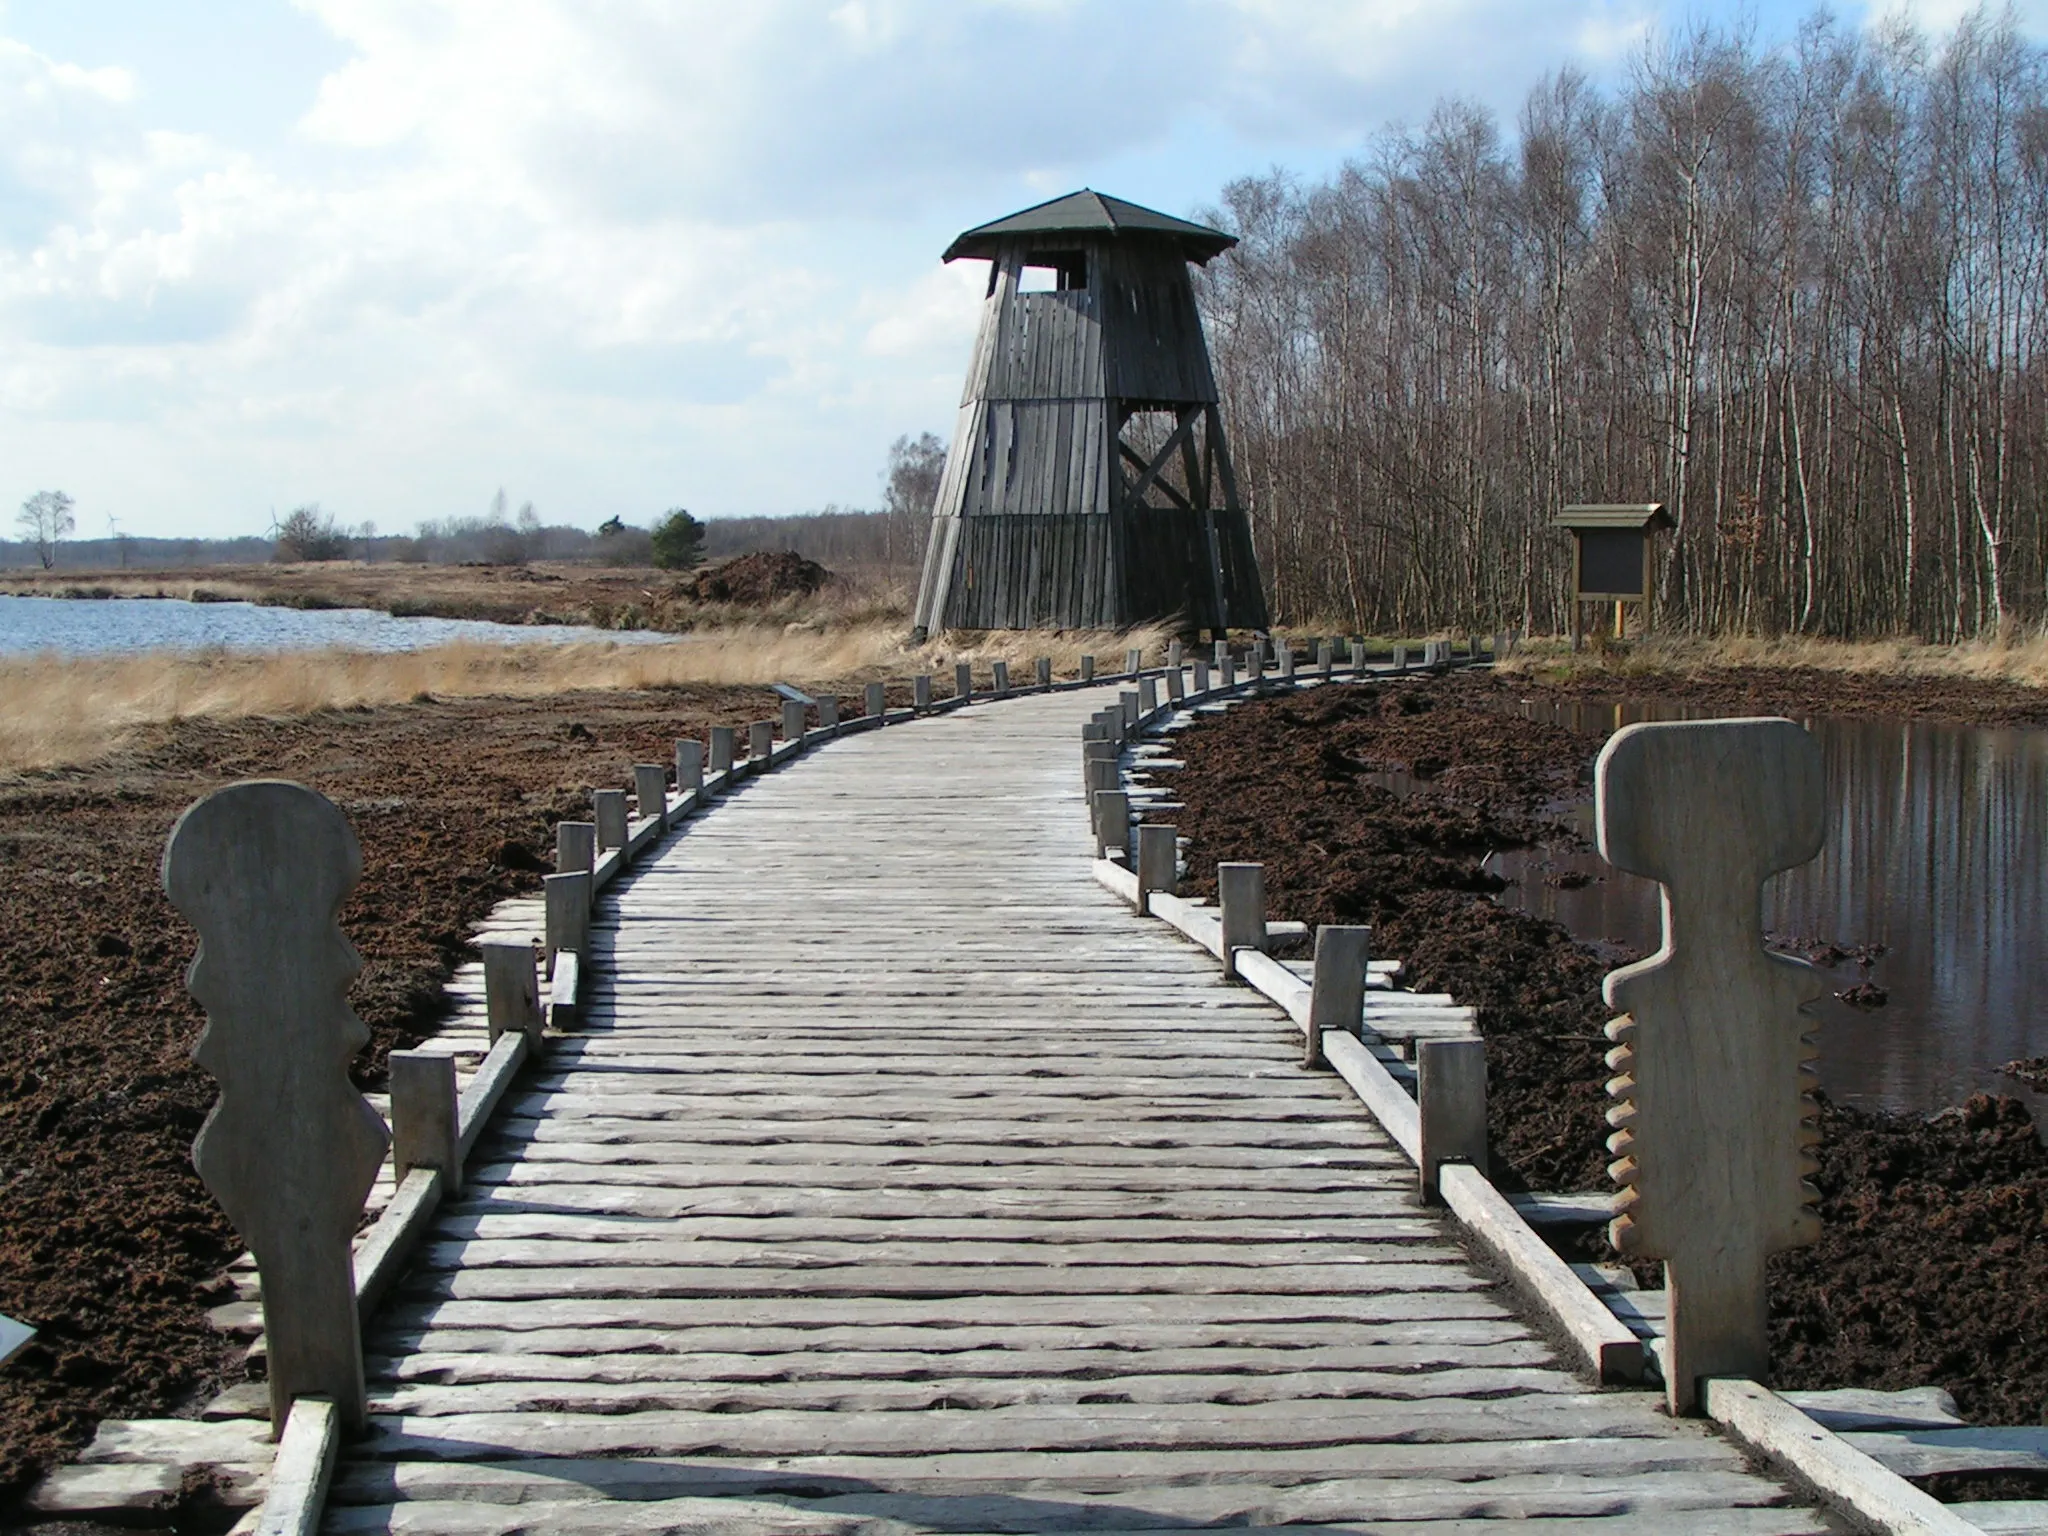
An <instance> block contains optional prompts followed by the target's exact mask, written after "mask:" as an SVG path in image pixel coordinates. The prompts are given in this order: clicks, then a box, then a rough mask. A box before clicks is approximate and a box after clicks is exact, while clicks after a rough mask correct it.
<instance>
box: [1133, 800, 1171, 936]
mask: <svg viewBox="0 0 2048 1536" xmlns="http://www.w3.org/2000/svg"><path fill="white" fill-rule="evenodd" d="M1154 891H1164V892H1165V893H1166V894H1167V895H1169V896H1173V895H1177V894H1178V893H1179V891H1180V836H1179V834H1178V833H1177V832H1176V831H1175V830H1174V829H1173V828H1172V827H1163V826H1161V825H1159V824H1158V823H1157V822H1150V821H1148V822H1146V823H1145V824H1144V825H1142V826H1140V827H1139V828H1138V911H1139V912H1140V913H1141V914H1143V913H1148V912H1150V911H1151V910H1152V893H1153V892H1154Z"/></svg>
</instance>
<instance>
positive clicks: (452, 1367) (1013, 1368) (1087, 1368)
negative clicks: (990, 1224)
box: [368, 1330, 1571, 1396]
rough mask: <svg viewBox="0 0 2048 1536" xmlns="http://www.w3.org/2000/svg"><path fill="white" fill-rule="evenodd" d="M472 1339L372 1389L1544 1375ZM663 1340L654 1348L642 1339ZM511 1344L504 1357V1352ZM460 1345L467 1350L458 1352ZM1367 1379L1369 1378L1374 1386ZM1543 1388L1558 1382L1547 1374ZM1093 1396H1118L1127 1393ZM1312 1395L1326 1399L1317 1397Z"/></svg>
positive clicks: (1510, 1357)
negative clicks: (498, 1343)
mask: <svg viewBox="0 0 2048 1536" xmlns="http://www.w3.org/2000/svg"><path fill="white" fill-rule="evenodd" d="M474 1337H475V1336H474V1335H466V1334H462V1333H458V1332H446V1333H437V1334H433V1335H432V1336H431V1339H432V1342H422V1343H420V1344H417V1345H415V1346H414V1347H413V1349H412V1350H411V1352H410V1353H408V1354H405V1355H402V1356H398V1357H396V1358H384V1359H377V1358H373V1359H372V1360H371V1362H370V1363H369V1365H368V1370H369V1374H370V1378H371V1380H372V1382H373V1383H375V1382H386V1383H389V1382H405V1381H424V1382H432V1383H435V1384H438V1385H442V1386H459V1385H473V1384H476V1383H479V1382H522V1383H527V1384H545V1383H549V1382H563V1381H576V1382H611V1383H635V1382H663V1383H676V1382H680V1383H686V1384H691V1385H706V1384H714V1383H728V1382H771V1383H777V1384H788V1383H792V1382H846V1381H887V1382H896V1381H905V1380H908V1381H922V1380H923V1379H925V1378H928V1377H929V1376H930V1375H931V1374H932V1373H934V1372H944V1373H948V1374H949V1377H950V1379H953V1380H956V1381H957V1380H975V1381H981V1382H987V1381H991V1380H994V1381H1024V1382H1030V1383H1039V1384H1043V1383H1045V1382H1047V1381H1050V1382H1052V1383H1056V1384H1062V1385H1064V1387H1065V1389H1066V1390H1069V1391H1090V1392H1092V1391H1094V1390H1095V1388H1094V1386H1093V1383H1095V1382H1097V1381H1110V1380H1116V1381H1123V1382H1131V1381H1146V1380H1159V1379H1165V1380H1172V1381H1176V1382H1189V1383H1201V1384H1206V1390H1208V1391H1209V1392H1210V1393H1212V1394H1213V1393H1216V1392H1219V1391H1222V1390H1225V1389H1227V1388H1229V1387H1232V1386H1236V1385H1239V1384H1242V1383H1244V1382H1246V1381H1248V1380H1250V1379H1251V1378H1253V1377H1261V1376H1266V1377H1272V1378H1274V1380H1273V1382H1272V1384H1271V1385H1272V1387H1273V1389H1274V1390H1282V1391H1287V1392H1290V1393H1292V1392H1294V1391H1296V1390H1298V1389H1299V1388H1300V1387H1301V1386H1303V1385H1304V1384H1307V1383H1309V1382H1310V1381H1312V1380H1319V1379H1320V1380H1322V1381H1323V1382H1324V1383H1325V1384H1335V1383H1342V1384H1345V1385H1349V1384H1352V1383H1364V1384H1365V1386H1366V1387H1367V1388H1371V1387H1372V1386H1374V1385H1376V1384H1378V1383H1380V1382H1382V1381H1383V1380H1384V1382H1385V1384H1386V1385H1387V1386H1388V1387H1389V1388H1390V1389H1391V1390H1390V1391H1389V1392H1387V1393H1386V1394H1384V1395H1392V1396H1414V1395H1417V1394H1422V1395H1431V1394H1444V1395H1456V1394H1457V1393H1459V1392H1460V1391H1463V1390H1466V1389H1467V1388H1466V1384H1468V1383H1469V1382H1470V1381H1472V1380H1475V1379H1476V1378H1473V1377H1471V1376H1470V1372H1472V1371H1473V1370H1474V1369H1492V1370H1498V1369H1500V1368H1503V1367H1506V1368H1510V1369H1514V1368H1541V1367H1546V1366H1550V1365H1552V1364H1553V1363H1554V1361H1553V1356H1552V1353H1551V1351H1550V1349H1549V1348H1548V1347H1547V1346H1546V1345H1544V1344H1543V1343H1541V1342H1540V1341H1538V1340H1535V1339H1519V1340H1514V1341H1512V1342H1509V1343H1505V1344H1474V1343H1472V1342H1470V1341H1469V1340H1458V1341H1456V1342H1446V1343H1430V1344H1363V1345H1351V1346H1348V1347H1339V1348H1330V1349H1319V1348H1315V1347H1313V1346H1304V1347H1301V1348H1295V1349H1247V1348H1244V1347H1242V1346H1237V1347H1225V1346H1220V1345H1219V1346H1212V1347H1209V1348H1202V1349H1187V1348H1182V1349H1156V1350H1121V1349H1106V1348H1103V1349H1066V1350H1053V1349H945V1348H941V1347H940V1345H941V1343H942V1342H943V1341H942V1340H941V1339H940V1338H939V1336H938V1334H937V1331H936V1330H934V1331H933V1332H930V1333H926V1334H922V1335H920V1336H919V1342H920V1344H921V1345H922V1346H923V1347H920V1348H917V1349H898V1350H879V1349H842V1350H813V1349H804V1350H801V1351H798V1352H796V1353H787V1352H785V1353H780V1354H707V1353H704V1352H702V1351H697V1352H691V1353H679V1352H673V1351H671V1352H668V1353H654V1352H652V1351H646V1350H633V1349H629V1348H627V1347H626V1341H625V1340H623V1339H622V1338H621V1337H620V1336H619V1334H618V1333H617V1331H611V1332H598V1331H595V1330H593V1332H592V1333H590V1334H587V1335H585V1336H583V1338H582V1339H581V1340H580V1342H581V1343H582V1344H583V1346H584V1347H583V1348H582V1349H581V1350H580V1351H578V1352H575V1353H569V1352H562V1353H541V1352H540V1350H539V1346H538V1344H537V1342H536V1341H535V1339H534V1338H533V1337H532V1336H531V1335H513V1334H505V1335H498V1336H496V1337H498V1338H499V1339H501V1340H502V1341H503V1343H504V1347H500V1348H496V1349H490V1348H484V1347H482V1346H478V1345H475V1344H474V1343H473V1340H474ZM653 1337H661V1338H665V1337H666V1335H661V1336H654V1335H650V1338H653ZM514 1339H518V1340H520V1341H521V1342H520V1343H519V1345H518V1347H516V1348H513V1347H510V1346H511V1341H512V1340H514ZM465 1340H467V1341H472V1343H471V1347H469V1348H467V1349H462V1348H458V1347H456V1346H457V1343H458V1341H465ZM1375 1373H1378V1374H1375ZM1544 1375H1545V1378H1546V1380H1550V1381H1556V1382H1568V1381H1570V1380H1571V1378H1570V1377H1569V1376H1566V1375H1564V1374H1563V1373H1561V1372H1558V1371H1555V1370H1550V1371H1547V1372H1545V1373H1544ZM1105 1390H1117V1391H1126V1390H1129V1389H1128V1388H1115V1389H1105ZM1314 1395H1324V1396H1327V1395H1333V1394H1331V1393H1328V1392H1323V1393H1318V1394H1314Z"/></svg>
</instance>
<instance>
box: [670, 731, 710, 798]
mask: <svg viewBox="0 0 2048 1536" xmlns="http://www.w3.org/2000/svg"><path fill="white" fill-rule="evenodd" d="M703 788H704V743H703V742H701V741H679V742H677V743H676V793H677V794H679V795H687V794H693V793H699V792H701V791H702V790H703Z"/></svg>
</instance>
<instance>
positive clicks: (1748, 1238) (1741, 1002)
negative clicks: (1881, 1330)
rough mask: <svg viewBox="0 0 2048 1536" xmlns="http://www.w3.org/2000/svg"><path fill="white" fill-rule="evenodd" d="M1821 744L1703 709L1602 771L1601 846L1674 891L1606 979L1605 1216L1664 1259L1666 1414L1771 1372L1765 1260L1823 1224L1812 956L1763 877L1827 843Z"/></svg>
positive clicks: (1631, 745)
mask: <svg viewBox="0 0 2048 1536" xmlns="http://www.w3.org/2000/svg"><path fill="white" fill-rule="evenodd" d="M1823 786H1824V777H1823V774H1822V769H1821V756H1820V748H1819V747H1818V746H1816V745H1815V743H1814V740H1813V738H1812V737H1811V736H1809V735H1807V734H1806V732H1805V731H1804V730H1802V729H1800V727H1799V726H1798V725H1796V724H1795V723H1793V722H1792V721H1790V720H1699V721H1686V722H1682V723H1678V724H1659V725H1632V726H1629V727H1627V728H1626V729H1624V730H1621V731H1618V732H1616V733H1615V735H1614V736H1613V737H1612V738H1611V739H1610V740H1609V741H1608V743H1607V745H1606V747H1605V748H1603V749H1602V751H1601V753H1600V760H1599V763H1598V765H1597V767H1596V769H1595V791H1594V793H1595V814H1596V817H1597V819H1598V822H1599V827H1600V852H1601V855H1602V856H1603V857H1604V858H1605V859H1606V860H1607V862H1608V863H1610V864H1612V865H1614V866H1615V867H1616V868H1617V869H1625V870H1627V871H1629V872H1630V873H1631V874H1637V875H1644V876H1647V877H1648V878H1649V879H1652V880H1655V881H1657V882H1658V883H1659V884H1661V885H1662V886H1663V888H1664V945H1663V947H1662V948H1661V949H1659V950H1658V951H1657V953H1656V954H1654V955H1652V956H1650V958H1649V959H1647V960H1643V961H1639V962H1638V963H1636V964H1634V965H1629V966H1624V967H1622V968H1621V969H1620V970H1617V971H1615V972H1613V973H1612V974H1610V975H1609V976H1608V978H1607V984H1606V998H1607V1003H1608V1006H1609V1007H1611V1008H1613V1009H1614V1010H1615V1011H1616V1012H1618V1013H1619V1014H1621V1015H1622V1016H1621V1017H1620V1018H1617V1019H1616V1020H1614V1022H1613V1023H1611V1024H1609V1025H1608V1026H1607V1036H1608V1038H1609V1039H1610V1040H1613V1041H1614V1042H1615V1049H1614V1050H1612V1051H1610V1052H1608V1055H1607V1064H1608V1065H1609V1066H1610V1067H1612V1068H1613V1069H1614V1071H1615V1074H1616V1075H1615V1077H1614V1078H1613V1080H1612V1081H1611V1082H1609V1083H1608V1085H1607V1091H1608V1092H1609V1093H1610V1094H1612V1095H1613V1096H1614V1098H1615V1099H1616V1100H1617V1101H1618V1102H1617V1103H1616V1104H1615V1105H1614V1107H1613V1108H1611V1109H1610V1110H1608V1112H1607V1119H1608V1123H1609V1124H1611V1125H1613V1126H1614V1127H1615V1132H1614V1135H1613V1136H1611V1137H1610V1138H1609V1139H1608V1143H1607V1145H1608V1148H1609V1149H1610V1150H1611V1151H1612V1152H1613V1153H1614V1154H1615V1159H1616V1160H1615V1162H1614V1163H1613V1164H1612V1165H1610V1167H1609V1170H1608V1171H1609V1172H1610V1173H1611V1174H1612V1175H1613V1176H1614V1178H1615V1180H1616V1182H1617V1183H1619V1184H1620V1185H1621V1197H1620V1200H1619V1202H1618V1203H1617V1205H1616V1211H1617V1215H1616V1216H1615V1219H1614V1221H1613V1222H1612V1223H1611V1224H1610V1226H1609V1228H1608V1232H1609V1237H1610V1240H1611V1241H1612V1242H1613V1244H1614V1246H1615V1247H1616V1248H1617V1249H1619V1250H1620V1251H1621V1252H1623V1253H1626V1254H1630V1255H1633V1256H1636V1257H1641V1258H1652V1259H1662V1260H1663V1261H1664V1280H1665V1288H1666V1306H1667V1309H1668V1311H1669V1319H1668V1324H1667V1326H1668V1329H1669V1333H1668V1337H1667V1341H1666V1350H1667V1354H1666V1359H1665V1381H1666V1392H1667V1394H1668V1397H1669V1401H1670V1406H1671V1410H1672V1411H1673V1412H1674V1413H1681V1412H1685V1411H1687V1410H1689V1409H1691V1408H1693V1407H1694V1406H1695V1405H1696V1404H1697V1402H1698V1400H1699V1392H1700V1386H1699V1383H1700V1380H1701V1378H1702V1377H1708V1376H1747V1377H1751V1378H1753V1379H1756V1380H1759V1381H1760V1380H1763V1379H1764V1378H1765V1376H1766V1374H1767V1371H1768V1367H1769V1364H1770V1350H1769V1338H1768V1334H1767V1330H1766V1322H1767V1315H1766V1306H1765V1289H1764V1260H1765V1259H1766V1258H1767V1257H1768V1256H1769V1255H1771V1254H1773V1253H1776V1252H1778V1251H1779V1250H1781V1249H1785V1248H1796V1247H1799V1246H1801V1245H1803V1244H1806V1243H1811V1242H1813V1241H1815V1240H1816V1239H1817V1238H1818V1237H1819V1236H1820V1216H1819V1213H1818V1212H1817V1211H1816V1210H1815V1208H1814V1207H1815V1201H1816V1200H1817V1198H1818V1196H1817V1193H1816V1191H1815V1189H1814V1186H1813V1185H1812V1184H1811V1183H1809V1182H1808V1181H1807V1176H1808V1175H1809V1174H1810V1173H1812V1172H1813V1171H1814V1169H1815V1166H1816V1165H1815V1162H1814V1159H1813V1156H1812V1148H1813V1144H1814V1142H1815V1141H1816V1140H1817V1139H1818V1136H1819V1132H1818V1129H1817V1117H1818V1114H1819V1110H1818V1108H1817V1106H1816V1105H1815V1103H1814V1100H1813V1098H1812V1096H1811V1090H1812V1088H1813V1087H1814V1084H1815V1076H1814V1072H1813V1068H1812V1066H1811V1063H1812V1061H1813V1060H1814V1058H1815V1056H1816V1055H1817V1054H1818V1052H1817V1051H1816V1049H1815V1047H1814V1043H1813V1031H1814V1029H1815V1028H1817V1025H1816V1022H1815V1021H1814V1020H1812V1019H1810V1018H1807V1017H1804V1016H1803V1015H1802V1014H1801V1013H1800V1009H1801V1007H1802V1006H1803V1005H1805V1004H1806V1003H1809V1002H1812V1001H1813V1000H1814V999H1815V998H1816V997H1818V996H1819V995H1820V993H1821V991H1822V988H1821V987H1820V986H1819V985H1818V984H1817V983H1816V981H1815V977H1814V972H1813V968H1812V967H1811V966H1809V965H1807V964H1805V963H1804V962H1803V961H1798V960H1790V959H1787V958H1785V957H1784V956H1782V955H1773V954H1768V953H1766V952H1765V950H1764V947H1763V917H1762V906H1763V884H1764V882H1765V881H1766V880H1768V879H1770V877H1771V876H1773V875H1775V874H1777V873H1778V872H1779V871H1780V870H1785V869H1791V868H1792V867H1794V866H1795V865H1799V864H1804V863H1805V862H1806V861H1807V860H1808V859H1811V858H1812V857H1813V856H1814V855H1815V854H1817V853H1819V852H1820V848H1821V843H1822V841H1823V840H1824V839H1825V837H1826V822H1825V812H1824V806H1823V792H1824V789H1823Z"/></svg>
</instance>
